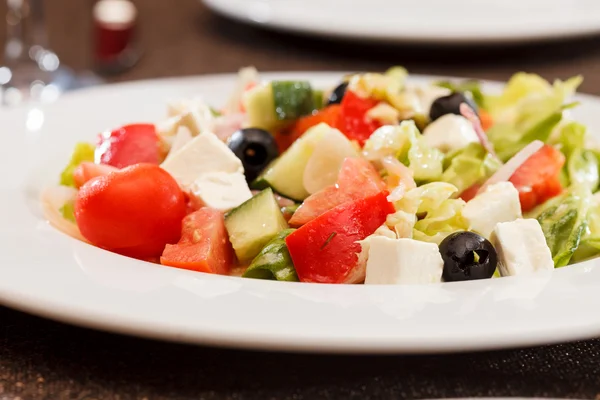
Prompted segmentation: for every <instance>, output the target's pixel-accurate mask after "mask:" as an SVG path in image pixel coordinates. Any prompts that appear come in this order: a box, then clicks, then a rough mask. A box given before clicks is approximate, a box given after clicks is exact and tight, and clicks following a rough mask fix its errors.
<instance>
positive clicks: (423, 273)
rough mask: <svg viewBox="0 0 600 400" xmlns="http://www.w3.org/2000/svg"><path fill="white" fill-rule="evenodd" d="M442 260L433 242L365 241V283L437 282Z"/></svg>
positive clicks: (377, 237)
mask: <svg viewBox="0 0 600 400" xmlns="http://www.w3.org/2000/svg"><path fill="white" fill-rule="evenodd" d="M443 269H444V261H443V260H442V256H441V254H440V252H439V250H438V246H437V245H436V244H434V243H426V242H419V241H417V240H413V239H390V238H388V237H385V236H376V237H373V238H371V239H369V258H368V260H367V276H366V278H365V283H366V284H420V283H435V282H441V280H442V271H443Z"/></svg>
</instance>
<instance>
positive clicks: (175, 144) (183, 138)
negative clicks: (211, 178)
mask: <svg viewBox="0 0 600 400" xmlns="http://www.w3.org/2000/svg"><path fill="white" fill-rule="evenodd" d="M191 141H192V134H191V133H190V130H189V129H188V128H186V127H185V126H180V127H179V129H177V134H176V135H175V137H174V138H173V140H172V141H171V144H170V146H171V148H170V150H169V153H168V154H167V157H166V158H165V160H166V159H168V158H170V157H172V156H173V154H175V153H177V152H178V151H179V149H181V148H182V147H183V146H185V145H186V144H188V143H189V142H191Z"/></svg>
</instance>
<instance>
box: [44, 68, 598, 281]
mask: <svg viewBox="0 0 600 400" xmlns="http://www.w3.org/2000/svg"><path fill="white" fill-rule="evenodd" d="M407 78H408V73H407V71H406V70H405V69H404V68H402V67H394V68H391V69H389V70H388V71H386V72H384V73H360V74H352V75H347V76H343V77H340V82H339V84H338V85H337V86H335V87H332V88H317V87H313V86H312V85H311V83H310V82H308V81H303V80H297V81H263V80H261V79H260V76H259V74H258V72H257V71H256V70H255V69H254V68H244V69H242V70H241V71H240V73H239V76H238V82H237V83H236V89H235V91H234V93H233V95H232V96H231V98H230V100H229V101H228V102H227V103H226V104H225V105H223V106H222V107H220V108H215V107H214V105H212V104H209V103H208V102H207V101H205V100H204V99H202V98H200V97H196V98H186V99H180V100H173V101H170V102H169V103H168V107H167V116H166V118H164V119H163V120H162V121H159V122H156V123H153V122H148V121H135V123H129V124H127V125H124V126H121V127H117V128H116V129H114V130H112V131H106V132H102V133H101V134H99V135H98V137H97V140H96V141H95V143H85V142H81V143H77V144H76V145H75V149H74V151H73V153H72V157H71V160H70V161H69V162H68V165H67V166H66V167H65V169H64V170H63V171H62V173H61V175H60V185H59V186H56V187H51V188H48V189H47V190H46V191H45V193H44V196H43V199H42V200H43V204H44V210H45V212H46V216H47V218H48V220H49V221H50V222H51V223H52V224H53V225H54V226H56V227H57V228H59V229H60V230H62V231H64V232H66V233H68V234H70V235H71V236H73V237H76V238H78V239H80V240H83V241H86V242H88V243H90V244H92V245H94V246H97V247H100V248H103V249H105V250H108V251H112V252H115V253H118V254H121V255H124V256H129V257H134V258H137V259H140V260H145V261H149V262H155V263H160V264H162V265H164V266H168V267H175V268H183V269H188V270H194V271H200V272H205V273H213V274H222V275H241V276H242V277H247V278H255V279H269V280H278V281H300V282H313V283H365V284H426V283H435V282H453V281H465V280H477V279H488V278H494V277H504V276H511V275H522V274H529V273H533V272H536V271H542V270H551V269H553V268H559V267H564V266H566V265H569V264H573V263H577V262H580V261H583V260H587V259H590V258H593V257H596V256H598V255H600V192H598V189H599V166H600V147H598V146H597V145H596V144H595V143H594V141H593V139H592V135H591V134H590V133H589V132H588V130H587V128H586V126H584V125H582V124H581V123H579V122H577V121H575V120H573V118H572V117H571V114H570V109H572V108H573V107H576V106H577V103H574V102H571V100H570V98H571V96H572V95H573V94H574V93H575V91H576V89H577V87H578V86H579V84H580V83H581V78H580V77H574V78H571V79H568V80H566V81H560V80H557V81H555V82H554V83H552V84H550V83H548V82H547V81H545V80H544V79H542V78H541V77H539V76H537V75H534V74H527V73H517V74H515V75H514V76H513V77H512V78H511V79H510V80H509V81H508V83H507V84H506V86H505V87H504V89H503V90H502V91H500V92H497V93H488V92H487V91H484V90H483V89H482V88H481V86H480V85H479V83H478V82H476V81H470V80H467V81H462V82H459V81H456V82H450V81H440V82H431V83H428V84H422V85H415V84H413V83H411V81H410V80H409V79H407Z"/></svg>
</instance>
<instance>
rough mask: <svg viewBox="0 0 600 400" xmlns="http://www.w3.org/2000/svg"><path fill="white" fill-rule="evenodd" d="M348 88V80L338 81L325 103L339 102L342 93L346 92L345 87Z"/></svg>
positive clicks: (342, 96) (342, 95)
mask: <svg viewBox="0 0 600 400" xmlns="http://www.w3.org/2000/svg"><path fill="white" fill-rule="evenodd" d="M347 88H348V82H342V83H340V84H339V85H338V86H337V87H336V88H335V89H333V92H331V94H330V95H329V99H328V100H327V104H340V103H341V102H342V99H343V98H344V95H345V94H346V89H347Z"/></svg>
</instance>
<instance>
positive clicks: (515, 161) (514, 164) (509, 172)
mask: <svg viewBox="0 0 600 400" xmlns="http://www.w3.org/2000/svg"><path fill="white" fill-rule="evenodd" d="M543 146H544V142H542V141H540V140H534V141H533V142H531V143H529V144H528V145H527V146H525V147H523V148H522V149H521V151H519V152H518V153H517V154H515V155H514V156H513V157H512V158H511V159H510V160H508V161H507V162H506V164H504V165H503V166H502V167H500V169H499V170H498V171H496V173H495V174H494V175H492V176H491V177H490V179H488V180H487V181H486V182H485V183H484V184H483V185H482V186H481V188H479V190H478V191H477V194H480V193H483V192H484V191H485V189H486V188H487V187H488V186H490V185H493V184H494V183H498V182H506V181H508V180H509V179H510V177H511V176H513V174H514V173H515V171H516V170H517V169H519V167H520V166H521V165H523V163H525V161H527V159H528V158H529V157H531V156H532V155H534V154H535V153H537V152H538V150H539V149H541V148H542V147H543Z"/></svg>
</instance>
